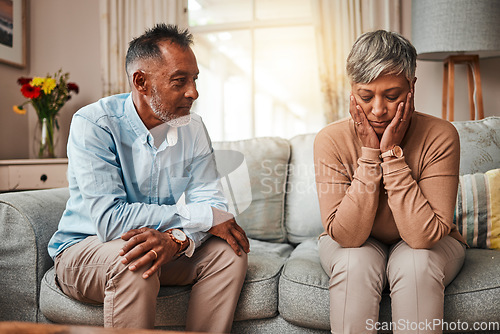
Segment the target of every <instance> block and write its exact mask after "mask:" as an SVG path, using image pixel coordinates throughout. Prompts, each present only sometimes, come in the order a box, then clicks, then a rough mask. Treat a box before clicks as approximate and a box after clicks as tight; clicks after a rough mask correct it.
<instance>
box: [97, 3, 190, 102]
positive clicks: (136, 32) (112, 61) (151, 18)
mask: <svg viewBox="0 0 500 334" xmlns="http://www.w3.org/2000/svg"><path fill="white" fill-rule="evenodd" d="M186 3H187V1H185V0H101V1H100V15H101V76H102V82H103V92H102V93H103V96H107V95H112V94H118V93H124V92H128V91H130V88H129V85H128V81H127V76H126V73H125V55H126V54H127V49H128V43H129V42H130V41H131V40H132V39H133V38H134V37H138V36H140V35H141V34H142V33H144V31H145V30H146V29H147V28H152V27H153V26H154V25H155V24H156V23H171V24H178V25H179V26H181V27H187V22H185V20H186V18H187V15H186V14H185V8H186Z"/></svg>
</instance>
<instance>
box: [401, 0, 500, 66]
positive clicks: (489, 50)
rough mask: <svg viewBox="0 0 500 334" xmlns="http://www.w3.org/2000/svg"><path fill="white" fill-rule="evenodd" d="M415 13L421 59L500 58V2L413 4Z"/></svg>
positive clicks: (425, 0)
mask: <svg viewBox="0 0 500 334" xmlns="http://www.w3.org/2000/svg"><path fill="white" fill-rule="evenodd" d="M411 12H412V43H413V45H414V46H415V48H416V49H417V53H418V59H421V60H443V59H445V58H446V57H448V56H450V55H457V54H475V55H479V57H481V58H487V57H498V56H500V0H413V1H412V10H411Z"/></svg>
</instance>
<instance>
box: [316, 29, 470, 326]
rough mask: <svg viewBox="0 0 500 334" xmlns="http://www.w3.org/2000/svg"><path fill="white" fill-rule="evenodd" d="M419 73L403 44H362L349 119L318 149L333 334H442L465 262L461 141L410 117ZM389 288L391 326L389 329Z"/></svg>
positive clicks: (382, 37)
mask: <svg viewBox="0 0 500 334" xmlns="http://www.w3.org/2000/svg"><path fill="white" fill-rule="evenodd" d="M415 68H416V51H415V48H414V47H413V45H411V43H410V42H409V41H408V40H407V39H405V38H404V37H402V36H401V35H399V34H396V33H393V32H387V31H383V30H379V31H375V32H369V33H366V34H363V35H361V36H360V37H359V38H358V40H357V41H356V42H355V44H354V46H353V48H352V50H351V52H350V54H349V57H348V59H347V74H348V77H349V79H350V82H351V88H352V91H351V96H350V108H349V111H350V114H351V117H350V118H348V119H343V120H339V121H337V122H334V123H331V124H330V125H328V126H326V127H325V128H324V129H323V130H321V131H320V132H319V133H318V135H317V137H316V139H315V143H314V160H315V170H316V186H317V190H318V196H319V203H320V210H321V218H322V222H323V226H324V228H325V233H324V234H323V235H322V236H321V237H320V239H319V242H318V243H319V255H320V258H321V264H322V266H323V268H324V270H325V271H326V273H327V274H328V275H329V276H330V282H329V290H330V322H331V330H332V333H344V334H345V333H356V334H359V333H375V332H377V330H378V329H391V330H393V331H394V333H440V332H441V326H440V321H441V319H442V318H443V309H444V307H443V302H444V288H445V286H446V285H447V284H449V283H450V282H451V281H452V280H453V278H454V277H455V276H456V275H457V274H458V272H459V271H460V269H461V267H462V264H463V261H464V257H465V240H464V239H463V238H462V237H461V236H460V234H459V233H458V231H457V229H456V227H455V226H454V225H453V211H454V207H455V201H456V195H457V187H458V170H459V159H460V147H459V139H458V134H457V131H456V130H455V128H454V127H453V125H452V124H450V123H449V122H447V121H445V120H441V119H439V118H436V117H433V116H430V115H426V114H423V113H419V112H416V111H414V103H413V101H414V100H413V99H414V90H415V82H416V77H415ZM386 285H388V287H389V289H390V296H391V303H392V322H391V323H385V324H384V323H379V322H378V318H379V303H380V300H381V294H382V291H383V290H384V288H385V286H386Z"/></svg>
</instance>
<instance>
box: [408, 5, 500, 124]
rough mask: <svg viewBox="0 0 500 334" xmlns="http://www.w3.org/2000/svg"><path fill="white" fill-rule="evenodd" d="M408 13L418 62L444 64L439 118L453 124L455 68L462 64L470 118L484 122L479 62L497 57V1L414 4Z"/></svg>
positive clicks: (499, 36) (499, 49)
mask: <svg viewBox="0 0 500 334" xmlns="http://www.w3.org/2000/svg"><path fill="white" fill-rule="evenodd" d="M411 12H412V42H413V45H414V46H415V48H416V49H417V53H418V57H417V59H420V60H434V61H443V62H444V72H443V109H442V117H443V118H444V119H448V120H449V121H453V120H454V111H453V108H454V79H455V64H465V65H467V77H468V89H469V105H470V118H471V119H476V117H477V119H481V118H484V111H483V96H482V89H481V74H480V71H479V58H488V57H498V56H500V26H499V24H500V0H413V1H412V10H411ZM476 107H477V108H476ZM476 109H477V110H476Z"/></svg>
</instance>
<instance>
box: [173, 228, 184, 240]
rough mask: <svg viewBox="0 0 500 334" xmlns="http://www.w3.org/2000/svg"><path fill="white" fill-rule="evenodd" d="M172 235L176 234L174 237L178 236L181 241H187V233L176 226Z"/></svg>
mask: <svg viewBox="0 0 500 334" xmlns="http://www.w3.org/2000/svg"><path fill="white" fill-rule="evenodd" d="M172 235H173V236H174V238H176V239H177V240H179V241H185V240H186V234H185V233H184V232H182V231H181V230H178V229H176V228H174V229H173V230H172Z"/></svg>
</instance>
